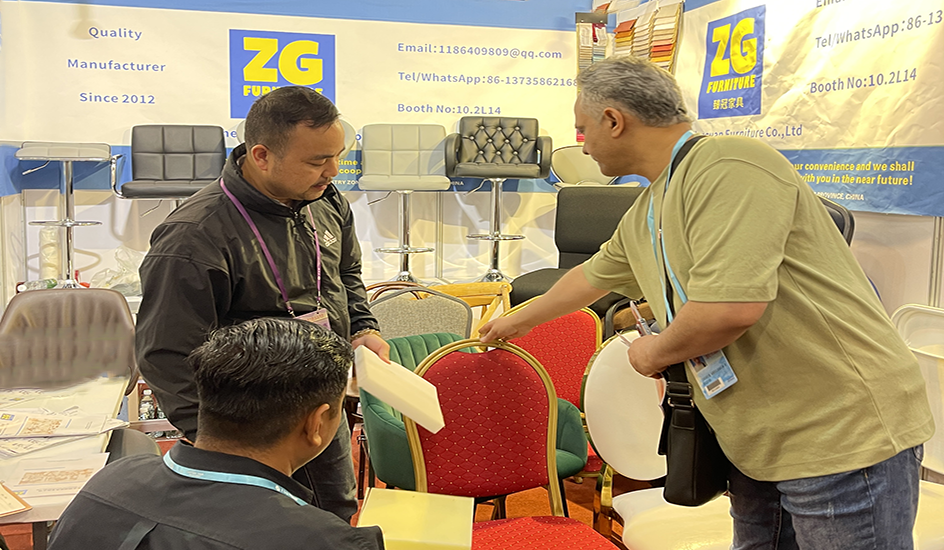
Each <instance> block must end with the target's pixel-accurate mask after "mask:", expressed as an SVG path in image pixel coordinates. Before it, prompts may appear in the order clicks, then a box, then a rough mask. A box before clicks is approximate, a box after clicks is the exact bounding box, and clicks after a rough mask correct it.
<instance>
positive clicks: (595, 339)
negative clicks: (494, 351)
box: [502, 298, 603, 408]
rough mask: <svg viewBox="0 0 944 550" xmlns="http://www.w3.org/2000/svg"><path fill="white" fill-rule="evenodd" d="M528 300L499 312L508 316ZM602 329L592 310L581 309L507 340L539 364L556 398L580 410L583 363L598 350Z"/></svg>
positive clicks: (588, 360) (584, 368)
mask: <svg viewBox="0 0 944 550" xmlns="http://www.w3.org/2000/svg"><path fill="white" fill-rule="evenodd" d="M536 299H537V298H532V299H530V300H528V301H526V302H524V303H522V304H519V305H517V306H515V307H513V308H512V309H510V310H508V311H506V312H505V313H502V317H505V316H506V315H511V314H513V313H515V312H517V311H518V310H520V309H521V308H523V307H525V306H527V305H528V304H529V303H531V302H532V301H533V300H536ZM602 337H603V327H602V323H601V322H600V318H599V317H597V314H596V313H594V312H593V310H591V309H588V308H583V309H580V310H577V311H574V312H571V313H568V314H567V315H562V316H560V317H558V318H556V319H554V320H552V321H548V322H546V323H541V324H540V325H538V326H536V327H534V328H533V329H531V332H529V333H528V334H526V335H524V336H522V337H520V338H515V339H513V340H510V342H511V343H512V344H515V345H516V346H518V347H520V348H522V349H524V350H525V351H527V352H528V353H530V354H531V355H533V356H534V358H535V359H537V360H538V361H540V362H541V366H542V367H544V369H545V370H546V371H547V373H548V375H550V377H551V380H552V381H553V382H554V390H555V391H556V392H557V397H558V398H560V399H566V400H567V401H570V402H571V403H573V404H574V406H576V407H577V408H580V387H581V385H582V384H583V375H584V372H585V371H586V369H587V363H589V362H590V358H591V357H593V354H594V353H596V351H597V349H598V348H599V347H600V343H601V340H602Z"/></svg>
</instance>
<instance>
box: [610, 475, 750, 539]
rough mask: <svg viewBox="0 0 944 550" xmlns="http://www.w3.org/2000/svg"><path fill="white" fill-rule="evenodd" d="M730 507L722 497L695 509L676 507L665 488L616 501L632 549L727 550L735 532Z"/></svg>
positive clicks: (632, 493)
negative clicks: (663, 490) (665, 498)
mask: <svg viewBox="0 0 944 550" xmlns="http://www.w3.org/2000/svg"><path fill="white" fill-rule="evenodd" d="M729 505H730V501H728V498H727V497H723V496H722V497H720V498H716V499H715V500H713V501H711V502H709V503H708V504H705V505H704V506H698V507H695V508H689V507H687V506H676V505H674V504H669V503H668V502H666V501H665V500H664V499H663V498H662V489H661V488H656V489H645V490H642V491H633V492H631V493H626V494H623V495H620V496H618V497H615V498H614V499H613V509H614V510H616V512H617V513H618V514H619V515H620V517H622V518H623V544H625V545H626V547H627V548H632V550H696V549H697V550H727V549H728V548H730V547H731V537H732V533H733V520H732V519H731V514H730V513H729V511H728V508H729Z"/></svg>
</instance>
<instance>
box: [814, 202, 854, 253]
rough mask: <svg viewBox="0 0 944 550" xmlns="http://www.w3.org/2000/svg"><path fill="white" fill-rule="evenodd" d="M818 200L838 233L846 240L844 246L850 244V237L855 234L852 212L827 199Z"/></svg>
mask: <svg viewBox="0 0 944 550" xmlns="http://www.w3.org/2000/svg"><path fill="white" fill-rule="evenodd" d="M819 200H820V201H822V203H823V206H825V207H826V211H827V212H829V217H831V218H832V219H833V222H835V224H836V227H838V228H839V232H840V233H842V236H843V238H844V239H846V244H852V235H853V234H854V233H855V218H853V217H852V212H850V211H849V209H848V208H846V207H845V206H843V205H841V204H839V203H837V202H833V201H831V200H829V199H827V198H824V197H820V198H819Z"/></svg>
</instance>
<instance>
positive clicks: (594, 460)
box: [583, 447, 603, 472]
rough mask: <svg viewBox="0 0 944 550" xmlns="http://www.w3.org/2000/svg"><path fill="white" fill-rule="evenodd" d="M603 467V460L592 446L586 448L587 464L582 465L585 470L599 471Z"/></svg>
mask: <svg viewBox="0 0 944 550" xmlns="http://www.w3.org/2000/svg"><path fill="white" fill-rule="evenodd" d="M602 469H603V460H602V459H601V458H600V457H599V456H598V455H597V452H596V451H594V450H593V447H589V448H588V449H587V465H586V466H584V467H583V471H585V472H599V471H600V470H602Z"/></svg>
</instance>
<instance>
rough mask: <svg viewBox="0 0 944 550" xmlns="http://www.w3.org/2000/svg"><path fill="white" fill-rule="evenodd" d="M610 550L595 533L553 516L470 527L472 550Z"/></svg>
mask: <svg viewBox="0 0 944 550" xmlns="http://www.w3.org/2000/svg"><path fill="white" fill-rule="evenodd" d="M502 548H527V549H528V550H561V549H564V550H596V549H600V550H604V549H605V550H613V549H614V548H616V546H614V545H613V544H612V543H611V542H609V541H607V540H606V539H605V538H603V537H602V536H600V534H599V533H597V532H596V531H594V530H593V529H591V528H590V527H589V526H588V525H584V524H583V523H580V522H579V521H577V520H573V519H570V518H559V517H555V516H541V517H528V518H514V519H500V520H495V521H485V522H481V523H473V524H472V550H486V549H488V550H497V549H502Z"/></svg>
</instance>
